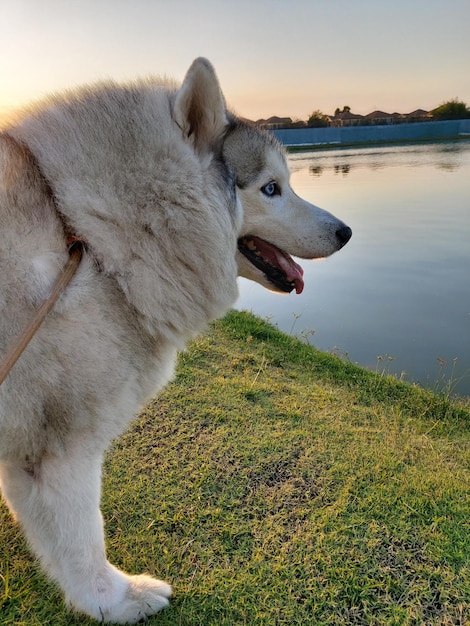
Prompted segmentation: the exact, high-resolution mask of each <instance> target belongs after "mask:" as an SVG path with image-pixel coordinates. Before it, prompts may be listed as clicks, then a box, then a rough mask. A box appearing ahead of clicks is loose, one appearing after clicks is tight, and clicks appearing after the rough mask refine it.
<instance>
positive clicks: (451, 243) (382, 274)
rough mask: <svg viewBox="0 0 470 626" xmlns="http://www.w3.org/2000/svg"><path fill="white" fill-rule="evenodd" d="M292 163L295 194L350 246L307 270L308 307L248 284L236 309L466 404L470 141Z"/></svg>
mask: <svg viewBox="0 0 470 626" xmlns="http://www.w3.org/2000/svg"><path fill="white" fill-rule="evenodd" d="M289 161H290V165H291V170H292V177H291V180H292V184H293V187H294V189H295V191H296V192H297V193H298V194H299V195H300V196H302V197H304V198H306V199H307V200H309V201H310V202H312V203H314V204H316V205H318V206H322V207H324V208H326V209H328V210H330V211H331V212H333V213H334V214H335V215H337V216H338V217H340V218H341V219H344V221H345V222H346V223H348V224H349V225H350V226H351V228H352V229H353V238H352V240H351V241H350V242H349V243H348V245H347V246H346V247H345V248H344V249H343V250H342V251H341V252H339V253H338V254H336V255H334V256H333V257H330V258H329V259H327V260H325V261H323V262H311V261H301V264H302V266H303V267H304V270H305V283H306V287H305V290H304V293H303V294H302V295H301V296H299V297H296V296H292V295H291V296H287V297H280V296H278V295H274V294H271V293H269V292H267V291H265V290H263V289H262V288H261V287H260V286H258V285H255V284H253V283H251V282H249V281H245V280H241V281H240V292H241V295H240V299H239V302H238V304H237V306H238V308H246V309H251V310H253V311H255V312H256V313H258V314H260V315H262V316H268V315H271V316H272V320H273V321H274V322H275V323H277V324H278V325H279V326H280V328H281V329H282V330H284V331H286V332H291V331H292V332H293V333H294V334H301V333H302V332H303V331H306V330H307V329H308V331H309V333H310V334H309V341H310V343H312V344H313V345H315V346H316V347H318V348H320V349H322V350H328V351H333V350H335V351H336V352H337V353H339V354H343V355H344V354H347V355H348V357H347V358H349V359H350V360H351V361H354V362H358V363H360V364H361V365H364V366H367V367H370V368H371V369H376V367H377V364H378V363H379V361H378V358H379V357H382V359H383V360H382V361H380V365H382V366H384V365H386V367H387V371H389V372H391V373H396V374H397V375H401V374H402V372H405V373H406V374H405V377H406V379H407V380H412V381H418V382H421V383H422V384H424V385H427V386H430V387H432V388H441V389H442V388H443V385H444V381H445V380H446V377H447V379H451V380H452V385H454V382H455V390H456V391H457V392H459V393H462V394H469V395H470V284H469V273H470V245H469V241H470V185H469V180H470V142H469V141H460V142H454V143H439V144H422V145H420V146H401V147H400V146H389V147H381V148H377V147H369V148H363V149H357V148H355V149H349V150H346V149H336V150H328V151H323V150H322V151H316V152H308V153H307V152H306V153H296V154H292V155H290V157H289ZM293 316H295V318H293ZM293 319H294V321H295V325H294V327H293ZM311 330H314V331H315V333H314V334H312V333H311V332H310V331H311ZM384 355H386V356H384ZM389 357H390V359H389ZM453 388H454V387H453Z"/></svg>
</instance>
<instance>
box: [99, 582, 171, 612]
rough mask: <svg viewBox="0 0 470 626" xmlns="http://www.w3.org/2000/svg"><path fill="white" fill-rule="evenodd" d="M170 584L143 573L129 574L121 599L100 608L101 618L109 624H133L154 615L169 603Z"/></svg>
mask: <svg viewBox="0 0 470 626" xmlns="http://www.w3.org/2000/svg"><path fill="white" fill-rule="evenodd" d="M172 593H173V591H172V588H171V586H170V585H169V584H168V583H165V582H163V580H157V579H156V578H152V577H150V576H146V575H145V574H141V575H139V576H129V577H128V586H127V589H126V593H125V595H124V597H123V598H122V600H121V601H120V602H119V603H118V604H116V605H114V606H112V607H109V608H108V609H107V610H101V619H102V621H103V622H105V623H111V624H135V623H136V622H139V621H141V620H144V619H145V618H146V617H149V616H150V615H154V614H155V613H157V612H158V611H160V610H161V609H164V608H165V607H166V606H168V604H169V600H168V598H169V597H170V596H171V594H172Z"/></svg>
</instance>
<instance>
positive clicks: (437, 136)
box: [272, 119, 470, 147]
mask: <svg viewBox="0 0 470 626" xmlns="http://www.w3.org/2000/svg"><path fill="white" fill-rule="evenodd" d="M272 132H273V133H274V135H275V136H276V137H277V138H278V139H279V141H280V142H281V143H283V144H285V145H286V146H299V147H300V146H335V145H350V144H368V143H394V142H401V141H434V140H436V141H437V140H442V139H458V138H459V137H466V136H468V137H469V138H470V119H467V120H450V121H446V122H416V123H410V124H391V125H388V126H353V127H339V128H286V129H280V130H274V131H272Z"/></svg>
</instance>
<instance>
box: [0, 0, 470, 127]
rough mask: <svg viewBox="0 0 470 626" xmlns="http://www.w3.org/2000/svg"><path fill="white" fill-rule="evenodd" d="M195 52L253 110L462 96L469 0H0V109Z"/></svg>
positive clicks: (230, 96) (150, 70)
mask: <svg viewBox="0 0 470 626" xmlns="http://www.w3.org/2000/svg"><path fill="white" fill-rule="evenodd" d="M200 55H203V56H206V57H208V58H209V59H210V60H211V61H212V63H213V64H214V66H215V68H216V71H217V73H218V76H219V79H220V82H221V85H222V89H223V91H224V93H225V96H226V99H227V101H228V103H229V105H230V106H231V107H232V108H233V109H235V111H237V113H239V114H240V115H243V116H245V117H249V118H252V119H258V118H260V117H269V116H271V115H279V116H290V117H293V118H299V119H306V118H307V117H308V115H309V114H310V113H311V112H312V111H313V110H315V109H320V110H321V111H323V112H324V113H332V112H333V111H334V109H335V108H336V107H342V106H344V105H349V106H350V107H351V109H352V110H353V111H354V112H356V113H363V114H364V113H368V112H370V111H373V110H375V109H381V110H385V111H387V112H394V111H399V112H404V113H406V112H410V111H412V110H414V109H416V108H424V109H431V108H434V107H436V106H438V105H439V104H441V103H442V102H443V101H445V100H449V99H451V98H455V97H458V98H459V99H460V100H463V101H465V102H466V103H467V104H468V105H469V106H470V70H469V67H470V0H446V1H445V2H444V1H443V0H393V1H391V0H387V1H385V0H383V1H381V0H283V1H280V0H269V1H268V0H236V1H233V2H229V1H225V0H199V1H196V0H0V116H1V115H3V114H5V113H8V112H9V111H10V110H11V109H12V108H14V107H17V106H21V105H24V104H26V103H28V102H29V101H31V100H34V99H37V98H40V97H41V96H43V95H45V94H47V93H49V92H51V91H58V90H61V89H63V88H68V87H73V86H75V85H79V84H82V83H85V82H92V81H95V80H99V79H103V78H114V79H117V80H127V79H132V78H134V77H137V76H145V75H148V74H166V75H168V76H171V77H174V78H176V79H178V80H181V79H182V78H183V76H184V74H185V71H186V69H187V68H188V66H189V65H190V63H191V61H192V60H193V59H194V58H195V57H196V56H200Z"/></svg>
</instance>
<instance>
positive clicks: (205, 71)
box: [173, 58, 228, 152]
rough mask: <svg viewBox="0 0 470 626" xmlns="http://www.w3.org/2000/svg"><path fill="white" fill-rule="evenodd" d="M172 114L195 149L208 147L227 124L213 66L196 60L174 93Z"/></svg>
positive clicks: (201, 60)
mask: <svg viewBox="0 0 470 626" xmlns="http://www.w3.org/2000/svg"><path fill="white" fill-rule="evenodd" d="M173 115H174V118H175V120H176V122H177V124H178V125H179V126H180V128H181V129H182V131H183V133H184V134H185V136H186V137H188V138H189V140H190V141H191V142H192V143H193V145H194V147H195V148H196V150H198V151H200V152H205V151H207V150H210V148H211V147H212V146H213V145H214V143H215V142H216V141H217V140H218V139H219V138H220V137H221V135H222V133H223V132H224V129H225V127H226V126H227V123H228V122H227V114H226V107H225V100H224V97H223V95H222V92H221V90H220V86H219V81H218V79H217V76H216V74H215V71H214V68H213V67H212V65H211V64H210V63H209V61H208V60H207V59H203V58H198V59H196V60H195V61H194V62H193V64H192V65H191V67H190V68H189V70H188V73H187V74H186V77H185V79H184V81H183V84H182V85H181V88H180V89H179V91H178V92H177V94H176V100H175V105H174V109H173Z"/></svg>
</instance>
